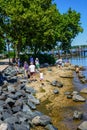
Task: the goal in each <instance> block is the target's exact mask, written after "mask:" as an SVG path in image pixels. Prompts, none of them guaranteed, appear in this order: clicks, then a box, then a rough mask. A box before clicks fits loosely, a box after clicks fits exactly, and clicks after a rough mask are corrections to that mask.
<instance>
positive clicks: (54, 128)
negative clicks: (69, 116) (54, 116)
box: [45, 124, 58, 130]
mask: <svg viewBox="0 0 87 130" xmlns="http://www.w3.org/2000/svg"><path fill="white" fill-rule="evenodd" d="M45 128H46V130H58V128H56V127H54V126H53V125H52V124H48V125H46V127H45Z"/></svg>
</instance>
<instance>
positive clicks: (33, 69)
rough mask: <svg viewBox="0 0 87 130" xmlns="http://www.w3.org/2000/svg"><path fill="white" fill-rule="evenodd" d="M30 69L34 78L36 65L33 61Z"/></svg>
mask: <svg viewBox="0 0 87 130" xmlns="http://www.w3.org/2000/svg"><path fill="white" fill-rule="evenodd" d="M29 71H30V77H31V78H33V75H34V74H35V65H34V64H33V62H31V63H30V66H29Z"/></svg>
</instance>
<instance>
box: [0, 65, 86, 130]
mask: <svg viewBox="0 0 87 130" xmlns="http://www.w3.org/2000/svg"><path fill="white" fill-rule="evenodd" d="M81 69H82V68H81ZM41 71H42V72H43V74H44V80H43V82H41V81H40V78H39V73H36V75H35V79H36V80H34V81H30V79H26V78H25V77H24V70H23V68H20V70H19V74H17V71H16V69H15V67H14V66H9V67H8V68H7V69H5V70H4V72H3V73H1V76H2V83H1V84H0V129H1V130H44V129H46V130H64V129H65V128H66V130H70V128H69V127H68V125H66V123H63V121H62V120H63V119H64V116H65V115H64V111H65V110H66V111H67V109H66V108H68V107H70V106H71V107H73V105H76V102H85V101H86V99H85V98H84V97H82V96H81V95H80V94H79V93H78V92H76V91H74V90H73V84H72V80H73V76H74V75H73V73H74V72H75V66H73V65H70V64H65V66H64V67H62V68H61V69H60V68H59V67H58V66H52V67H49V66H48V67H45V68H41ZM81 76H82V75H81V74H80V78H81ZM85 82H86V79H85ZM82 92H83V91H82ZM69 104H70V105H69ZM78 105H79V104H78ZM77 113H78V118H77V115H76V113H73V114H74V115H71V116H72V119H80V118H82V113H79V112H77ZM79 127H80V126H79V125H78V126H77V125H76V126H75V128H76V129H78V130H83V129H81V128H79Z"/></svg>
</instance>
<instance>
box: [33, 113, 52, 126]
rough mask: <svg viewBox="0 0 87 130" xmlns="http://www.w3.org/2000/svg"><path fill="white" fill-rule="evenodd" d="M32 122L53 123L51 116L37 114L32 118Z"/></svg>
mask: <svg viewBox="0 0 87 130" xmlns="http://www.w3.org/2000/svg"><path fill="white" fill-rule="evenodd" d="M32 123H33V124H34V125H41V126H46V125H47V124H50V123H51V118H50V117H49V116H46V115H42V116H36V117H34V118H33V119H32Z"/></svg>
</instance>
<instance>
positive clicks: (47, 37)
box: [0, 0, 83, 55]
mask: <svg viewBox="0 0 87 130" xmlns="http://www.w3.org/2000/svg"><path fill="white" fill-rule="evenodd" d="M0 11H1V13H0V21H1V23H0V25H1V26H0V31H1V32H0V36H3V34H5V35H6V36H5V38H6V39H7V40H9V39H10V42H11V43H12V44H13V48H14V49H15V50H16V53H17V55H19V53H20V52H21V51H23V50H25V48H26V46H29V47H30V48H31V50H32V51H33V52H34V54H37V53H38V52H40V51H41V50H42V51H44V50H51V49H52V48H54V47H55V45H56V43H57V41H59V42H61V46H62V49H63V50H65V49H69V48H70V46H71V42H72V40H73V39H74V38H75V37H76V36H77V35H78V33H79V32H82V31H83V30H82V27H81V23H80V14H79V13H77V12H76V11H73V10H71V9H69V10H68V12H67V13H64V14H60V12H59V10H58V9H57V7H56V4H54V3H52V0H0Z"/></svg>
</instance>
